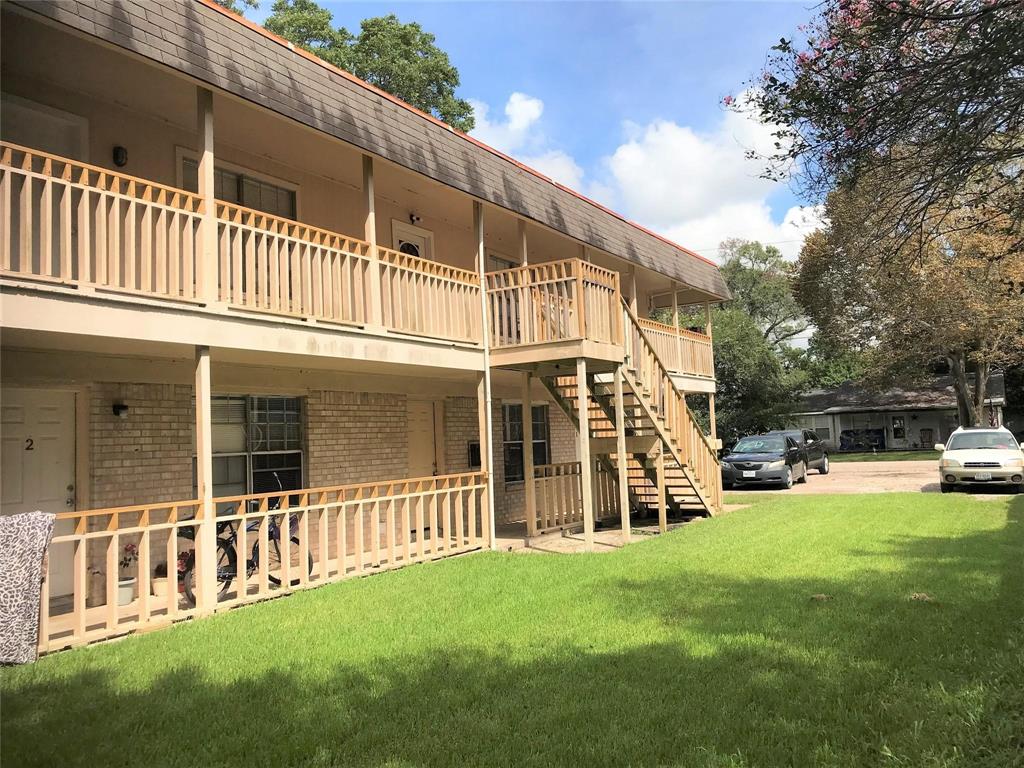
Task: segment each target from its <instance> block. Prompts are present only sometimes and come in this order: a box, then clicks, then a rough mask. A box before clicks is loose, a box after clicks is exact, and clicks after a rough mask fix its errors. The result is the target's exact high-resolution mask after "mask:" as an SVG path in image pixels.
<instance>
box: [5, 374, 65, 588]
mask: <svg viewBox="0 0 1024 768" xmlns="http://www.w3.org/2000/svg"><path fill="white" fill-rule="evenodd" d="M0 414H2V416H0V422H2V429H3V437H2V444H3V450H2V465H0V467H2V469H0V514H4V515H14V514H18V513H19V512H33V511H35V510H37V509H38V510H42V511H43V512H53V513H58V512H66V511H69V510H74V508H75V393H74V392H65V391H62V390H48V389H4V390H3V392H2V401H0ZM72 530H73V523H72V522H71V521H70V520H61V521H58V524H57V526H56V528H55V529H54V535H58V534H63V533H71V532H72ZM72 558H73V550H72V545H70V544H60V545H55V546H52V547H50V594H51V595H52V596H58V595H67V594H70V593H71V591H72V585H73V570H72Z"/></svg>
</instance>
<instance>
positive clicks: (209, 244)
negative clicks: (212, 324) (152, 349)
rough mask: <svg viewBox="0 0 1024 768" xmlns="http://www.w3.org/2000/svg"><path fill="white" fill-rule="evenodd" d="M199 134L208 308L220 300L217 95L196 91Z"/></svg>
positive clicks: (202, 263)
mask: <svg viewBox="0 0 1024 768" xmlns="http://www.w3.org/2000/svg"><path fill="white" fill-rule="evenodd" d="M196 133H198V134H199V146H198V147H197V148H196V149H197V151H198V153H199V187H198V190H197V191H198V193H199V197H200V198H201V199H202V201H203V218H202V222H201V223H200V225H199V246H200V249H201V250H200V253H199V269H198V272H199V274H197V275H196V282H197V283H198V284H199V285H198V288H199V296H200V297H201V298H202V299H203V301H205V302H206V303H207V304H214V303H216V302H217V301H219V300H220V293H219V290H218V270H217V263H218V253H217V226H218V225H217V203H216V201H215V199H214V194H213V191H214V184H213V178H214V175H213V167H214V154H213V92H212V91H210V90H209V89H207V88H201V87H197V88H196Z"/></svg>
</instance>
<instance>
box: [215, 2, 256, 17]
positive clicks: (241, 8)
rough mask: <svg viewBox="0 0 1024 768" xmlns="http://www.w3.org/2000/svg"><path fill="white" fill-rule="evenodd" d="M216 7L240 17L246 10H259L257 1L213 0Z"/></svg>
mask: <svg viewBox="0 0 1024 768" xmlns="http://www.w3.org/2000/svg"><path fill="white" fill-rule="evenodd" d="M213 2H215V3H216V4H217V5H219V6H221V7H223V8H227V9H228V10H229V11H232V12H234V13H237V14H238V15H239V16H241V15H242V14H243V13H245V9H246V8H259V7H260V3H259V0H213Z"/></svg>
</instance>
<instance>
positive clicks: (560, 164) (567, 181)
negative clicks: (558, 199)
mask: <svg viewBox="0 0 1024 768" xmlns="http://www.w3.org/2000/svg"><path fill="white" fill-rule="evenodd" d="M519 160H520V161H521V162H522V163H524V164H526V165H528V166H530V167H531V168H533V169H534V170H535V171H540V172H541V173H543V174H544V175H545V176H547V177H548V178H551V179H554V180H555V181H557V182H558V183H559V184H564V185H565V186H567V187H569V188H571V189H575V190H579V189H580V187H582V186H583V169H582V168H580V167H579V165H577V164H576V161H575V160H573V159H572V158H571V157H569V155H568V154H566V153H565V152H563V151H562V150H560V149H552V150H550V151H548V152H545V153H544V154H542V155H535V156H532V157H521V158H519Z"/></svg>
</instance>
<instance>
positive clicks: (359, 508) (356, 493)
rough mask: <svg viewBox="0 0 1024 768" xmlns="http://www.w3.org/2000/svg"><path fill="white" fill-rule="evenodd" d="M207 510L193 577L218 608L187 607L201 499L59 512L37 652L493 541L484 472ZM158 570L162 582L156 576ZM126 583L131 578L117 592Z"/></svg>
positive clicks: (236, 501)
mask: <svg viewBox="0 0 1024 768" xmlns="http://www.w3.org/2000/svg"><path fill="white" fill-rule="evenodd" d="M214 508H215V509H220V510H221V513H220V514H219V515H218V516H217V517H216V518H215V520H211V521H209V522H210V524H215V525H217V526H218V528H220V530H219V531H218V536H217V543H216V547H217V551H216V558H217V572H216V573H210V574H207V575H203V576H202V578H209V579H216V580H217V583H216V584H215V585H214V589H213V594H216V595H217V603H216V605H211V606H204V605H199V606H198V607H197V606H196V605H195V604H194V603H193V602H192V601H191V600H189V599H188V597H187V591H186V589H185V586H186V585H185V582H186V580H187V581H188V586H189V588H190V590H191V591H192V593H193V594H194V595H200V594H201V592H202V590H201V589H200V588H199V584H198V583H197V581H196V580H197V579H198V578H200V577H199V576H198V575H197V574H196V572H195V570H194V569H192V568H191V567H190V566H191V564H193V563H194V562H195V561H196V559H197V557H196V554H197V553H196V550H197V548H198V547H199V546H202V544H201V542H202V538H201V537H200V536H198V535H197V534H198V532H199V529H200V527H201V526H202V525H204V524H206V522H207V521H205V520H204V519H203V516H202V511H201V510H202V505H201V504H200V502H198V501H195V500H192V501H181V502H167V503H162V504H150V505H142V506H135V507H120V508H117V509H95V510H89V511H84V512H63V513H60V514H58V515H57V522H58V531H60V530H61V529H70V530H68V532H65V533H58V534H56V535H54V537H53V539H52V543H51V546H50V551H49V556H48V558H47V573H46V578H45V580H44V582H43V594H42V604H41V610H40V634H39V647H40V650H41V651H48V650H56V649H59V648H65V647H69V646H74V645H81V644H83V643H89V642H93V641H96V640H103V639H106V638H109V637H114V636H117V635H121V634H125V633H127V632H130V631H133V630H139V629H155V628H157V627H159V626H162V625H167V624H170V623H171V622H173V621H175V620H177V619H181V618H186V617H190V616H196V615H199V614H205V613H210V612H212V611H215V610H222V609H227V608H230V607H233V606H236V605H241V604H244V603H251V602H255V601H257V600H264V599H267V598H269V597H275V596H278V595H283V594H288V593H289V592H293V591H295V590H297V589H303V588H306V587H311V586H316V585H319V584H324V583H327V582H333V581H338V580H340V579H344V578H347V577H349V576H357V575H361V574H366V573H369V572H372V571H374V570H379V569H387V568H397V567H401V566H403V565H407V564H409V563H414V562H420V561H424V560H432V559H437V558H441V557H448V556H450V555H455V554H459V553H463V552H469V551H472V550H475V549H480V548H483V547H486V546H488V545H489V543H490V542H489V540H488V536H489V531H490V524H489V523H490V518H489V516H488V510H487V475H486V474H484V473H481V472H470V473H465V474H454V475H442V476H439V477H425V478H412V479H403V480H389V481H385V482H379V483H362V484H358V485H341V486H334V487H330V488H310V489H303V490H298V491H288V492H286V493H273V494H250V495H246V496H231V497H224V498H218V499H214ZM227 525H230V526H231V528H232V529H233V531H234V533H231V532H229V531H228V530H227V529H226V527H225V526H227ZM239 532H241V533H239ZM275 534H276V535H275ZM125 545H130V546H132V547H134V548H135V549H136V551H137V552H138V560H137V561H136V562H135V563H133V564H132V565H131V566H130V567H129V568H127V569H121V568H120V567H119V561H120V560H121V558H122V555H123V553H124V552H125ZM62 558H63V559H65V560H68V561H69V562H62ZM179 564H180V565H179ZM158 566H160V567H161V573H166V576H160V577H155V576H154V572H155V570H156V569H157V567H158ZM68 567H70V568H72V569H73V573H74V579H73V591H72V594H70V595H67V596H60V597H57V596H53V595H51V594H50V591H49V586H50V583H51V581H52V574H53V573H54V571H55V569H58V568H68ZM125 578H131V579H134V582H132V583H129V584H127V585H125V586H121V584H120V583H119V582H121V580H122V579H125ZM199 599H201V598H199Z"/></svg>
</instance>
